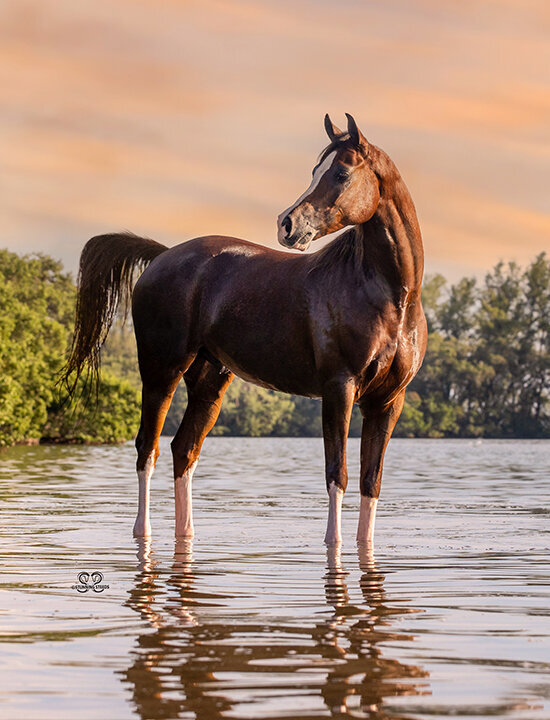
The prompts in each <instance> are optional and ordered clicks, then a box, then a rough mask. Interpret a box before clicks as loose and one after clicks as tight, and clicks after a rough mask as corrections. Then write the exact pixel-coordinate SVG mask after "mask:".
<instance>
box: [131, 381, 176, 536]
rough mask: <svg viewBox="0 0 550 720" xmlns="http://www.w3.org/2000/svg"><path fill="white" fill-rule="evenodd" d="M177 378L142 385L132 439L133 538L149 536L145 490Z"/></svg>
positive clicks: (146, 490)
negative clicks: (135, 501)
mask: <svg viewBox="0 0 550 720" xmlns="http://www.w3.org/2000/svg"><path fill="white" fill-rule="evenodd" d="M178 382H179V376H174V377H173V378H172V379H171V380H169V381H168V380H167V381H165V382H162V383H151V382H148V381H146V380H144V382H143V389H142V399H141V424H140V427H139V432H138V434H137V437H136V449H137V451H138V458H137V464H136V468H137V474H138V514H137V517H136V522H135V523H134V537H148V536H150V535H151V523H150V520H149V487H150V482H151V476H152V474H153V470H154V469H155V465H156V463H157V458H158V456H159V449H158V441H159V437H160V433H161V431H162V426H163V425H164V420H165V418H166V413H167V412H168V408H169V407H170V402H171V400H172V396H173V394H174V391H175V389H176V387H177V385H178Z"/></svg>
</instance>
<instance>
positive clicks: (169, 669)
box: [124, 540, 429, 720]
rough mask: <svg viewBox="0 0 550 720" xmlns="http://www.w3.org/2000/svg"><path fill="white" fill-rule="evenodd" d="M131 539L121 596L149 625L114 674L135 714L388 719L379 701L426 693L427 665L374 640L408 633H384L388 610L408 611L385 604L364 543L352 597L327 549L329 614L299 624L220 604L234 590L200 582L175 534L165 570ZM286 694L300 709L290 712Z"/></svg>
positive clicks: (188, 549) (380, 578) (188, 546)
mask: <svg viewBox="0 0 550 720" xmlns="http://www.w3.org/2000/svg"><path fill="white" fill-rule="evenodd" d="M138 543H139V546H138V559H139V571H138V573H137V574H136V578H135V586H134V588H133V589H132V590H131V591H130V597H129V599H128V602H127V604H128V605H129V606H130V607H131V608H132V609H134V610H135V611H136V612H137V613H139V615H140V616H141V618H142V619H143V620H146V621H147V623H148V625H149V629H148V630H147V631H146V632H143V633H142V634H141V635H140V636H139V638H138V645H137V648H136V649H135V651H134V653H133V655H132V658H133V663H132V665H131V666H130V668H129V669H128V670H127V671H126V672H125V673H124V681H125V682H126V681H127V682H129V683H130V685H131V690H132V694H133V700H134V703H135V706H136V710H137V712H138V714H139V716H140V717H142V718H144V719H145V718H150V719H152V718H178V717H185V718H188V717H195V718H197V720H215V719H216V718H225V717H229V716H230V717H232V718H238V717H247V718H249V717H269V718H278V717H281V718H282V717H283V716H284V717H285V718H287V719H288V718H292V717H300V718H317V717H320V716H325V717H326V716H329V717H336V718H338V717H342V718H344V717H365V718H388V719H391V720H397V719H398V718H402V717H403V714H402V713H401V712H400V711H398V710H397V709H393V708H392V707H391V706H390V705H389V704H387V700H386V699H390V698H392V697H399V696H404V695H423V694H427V693H429V688H428V685H427V682H426V680H425V679H424V680H422V678H426V677H427V676H428V673H427V672H425V671H423V670H422V669H421V668H419V667H417V666H416V665H411V664H405V663H402V662H400V661H399V660H396V659H393V658H392V657H390V656H389V653H391V650H390V649H388V648H387V647H384V648H383V649H382V643H386V644H387V643H388V642H396V641H398V642H400V643H402V642H407V641H409V642H410V641H413V638H412V637H411V636H407V635H404V634H400V633H397V632H394V631H393V630H392V624H393V623H394V619H395V618H399V617H401V616H402V615H403V614H405V613H407V612H411V610H410V609H406V608H403V607H391V606H390V605H389V604H387V602H386V597H385V592H384V587H383V582H384V575H383V574H382V573H381V572H380V569H379V568H378V567H377V565H376V563H375V561H374V557H373V554H372V551H369V550H366V549H365V550H363V549H359V551H358V559H359V567H360V569H361V578H360V581H359V583H360V588H361V593H362V599H363V602H361V603H359V604H353V603H352V602H351V601H350V594H349V590H348V586H347V581H346V577H347V575H348V574H349V573H348V572H347V571H346V570H345V569H344V567H343V566H342V562H341V557H340V552H339V550H338V548H337V547H334V546H333V547H331V548H329V549H328V551H327V565H326V573H325V576H324V580H325V596H326V601H327V604H328V606H329V607H330V612H329V613H328V615H326V614H324V613H323V619H322V620H312V621H311V622H309V623H308V622H307V620H305V621H304V623H303V624H302V625H298V624H292V619H290V622H284V621H279V622H277V621H276V622H267V623H261V624H258V623H254V620H253V617H251V615H250V613H249V612H246V614H244V613H243V619H242V620H240V621H239V619H238V611H236V612H234V613H230V612H228V607H231V605H232V603H231V599H232V598H233V599H234V598H235V596H230V595H224V594H222V593H220V594H217V593H216V594H215V593H212V592H207V590H206V588H205V589H202V591H201V587H200V585H201V570H200V568H198V567H196V565H195V563H194V561H193V548H192V541H191V540H187V541H178V542H176V545H175V552H174V561H173V564H172V567H171V569H170V571H169V573H168V574H166V573H165V571H163V570H162V568H161V567H160V563H159V561H157V560H156V559H155V555H154V551H153V549H152V547H151V543H150V541H149V540H139V541H138ZM228 584H229V583H228ZM205 585H206V583H205ZM223 585H224V583H223V580H222V581H221V582H219V584H218V586H220V587H223ZM217 608H219V610H218V609H217ZM236 616H237V617H236ZM248 619H250V622H247V620H248ZM315 696H317V698H318V699H320V698H321V697H322V700H323V701H324V703H319V702H317V701H316V700H315ZM306 697H307V698H308V699H310V700H311V702H309V700H308V701H306V703H307V705H309V708H307V706H306V705H304V703H303V702H302V701H303V700H304V698H306ZM292 698H295V699H296V704H295V705H294V707H296V708H300V709H299V710H296V712H295V714H294V715H293V714H292V710H291V708H292V702H291V700H292ZM260 703H261V707H260ZM256 704H257V705H256ZM323 704H324V710H323ZM256 707H257V708H258V710H257V712H255V709H256ZM302 708H303V709H302ZM240 711H242V715H241V714H240ZM407 717H410V715H407Z"/></svg>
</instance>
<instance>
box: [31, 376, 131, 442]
mask: <svg viewBox="0 0 550 720" xmlns="http://www.w3.org/2000/svg"><path fill="white" fill-rule="evenodd" d="M139 408H140V404H139V392H138V391H137V390H136V389H135V387H133V386H132V385H131V384H130V383H129V382H128V381H126V380H121V379H120V378H116V377H113V376H112V375H110V374H109V373H102V374H101V382H100V386H99V393H98V396H97V402H96V397H95V395H92V396H91V397H89V396H87V395H86V389H85V388H84V387H83V384H82V383H81V382H80V383H79V385H78V386H77V393H76V395H75V400H73V401H72V402H70V403H65V402H63V401H62V400H61V401H58V402H54V403H52V405H51V406H50V408H49V413H48V419H47V421H46V424H45V425H44V427H43V428H42V441H44V442H63V443H90V444H91V443H121V442H124V441H126V440H128V439H129V438H132V437H134V436H135V435H136V433H137V431H138V427H139Z"/></svg>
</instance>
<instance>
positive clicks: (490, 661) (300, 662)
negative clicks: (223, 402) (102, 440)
mask: <svg viewBox="0 0 550 720" xmlns="http://www.w3.org/2000/svg"><path fill="white" fill-rule="evenodd" d="M358 455H359V443H358V441H357V440H351V441H350V443H349V456H350V463H349V464H350V477H351V478H353V480H351V481H350V487H349V490H348V493H347V494H346V498H345V502H344V515H343V532H344V544H343V547H342V553H341V556H339V555H338V554H337V553H329V554H328V555H327V552H326V550H325V548H324V545H323V544H322V538H323V535H324V525H325V519H326V504H327V501H326V495H325V491H324V481H323V479H322V478H323V461H322V456H323V453H322V442H321V441H320V440H317V439H240V438H239V439H229V438H211V439H209V440H207V442H206V444H205V448H204V450H203V457H202V459H201V462H200V464H199V467H198V469H197V473H196V475H195V481H194V486H195V531H196V539H195V541H194V543H193V544H192V545H191V544H190V543H178V544H175V543H174V541H173V538H172V533H173V519H172V514H173V502H172V486H171V479H170V477H171V460H170V453H169V448H168V443H167V442H166V441H163V446H162V455H161V458H160V460H159V464H158V466H157V471H156V474H155V477H154V480H153V493H152V523H153V533H154V536H153V540H152V541H151V542H150V543H144V542H142V543H138V542H136V541H134V540H133V539H132V538H131V530H132V525H133V521H134V513H135V503H136V494H137V492H136V491H137V488H136V482H135V479H134V462H135V459H134V450H133V447H132V446H131V445H130V444H128V445H125V446H124V447H82V448H81V447H18V448H13V449H10V450H8V451H6V452H4V453H2V454H1V455H0V502H1V512H2V538H3V539H2V547H1V555H0V568H1V571H2V572H1V585H0V639H1V641H2V645H1V652H0V677H1V678H2V682H1V683H0V717H3V718H10V719H18V718H25V720H27V719H35V718H52V719H53V718H56V719H59V718H74V717H77V716H78V717H79V718H103V719H104V720H106V719H108V718H119V719H123V718H150V719H153V718H197V719H199V720H203V719H204V720H214V719H215V718H254V719H256V718H323V717H334V718H344V717H353V718H388V719H390V718H391V719H392V720H397V718H437V717H448V716H460V717H462V718H481V717H486V716H493V717H510V718H518V719H521V720H528V719H530V718H533V719H535V718H541V719H542V718H544V719H545V720H547V719H548V718H550V618H549V615H550V609H549V608H550V602H549V601H550V563H549V546H550V483H549V475H550V472H549V469H550V468H549V465H550V442H545V441H538V442H537V441H513V442H504V441H502V442H501V441H483V442H480V441H477V442H476V441H420V440H393V441H392V442H391V443H390V449H389V451H388V457H387V461H386V469H385V476H384V482H383V487H382V496H381V501H380V503H379V512H378V520H377V529H376V552H375V555H374V556H369V555H367V554H364V553H362V554H359V555H358V552H357V549H356V547H355V543H354V536H355V530H356V523H357V516H358V505H359V495H358V490H357V481H356V478H357V476H358ZM83 571H86V572H89V573H91V572H93V571H100V572H101V573H102V574H103V581H102V584H108V586H109V587H108V588H106V589H104V590H103V592H101V593H99V592H95V591H94V590H92V589H91V590H88V591H87V592H85V593H79V592H78V590H77V589H74V588H73V587H72V586H73V585H75V584H77V583H78V580H77V575H78V574H79V573H80V572H83ZM90 582H91V580H90Z"/></svg>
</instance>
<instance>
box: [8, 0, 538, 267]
mask: <svg viewBox="0 0 550 720" xmlns="http://www.w3.org/2000/svg"><path fill="white" fill-rule="evenodd" d="M549 36H550V4H548V2H547V1H546V0H372V1H369V0H339V1H338V2H335V1H333V2H328V1H326V0H292V1H290V0H289V1H287V0H255V1H252V0H246V1H245V0H200V1H197V2H195V1H193V0H164V1H163V2H159V0H116V2H114V1H113V0H108V1H105V0H76V1H75V0H3V1H2V3H1V5H0V86H1V88H2V92H1V93H0V148H1V153H0V167H1V172H0V211H1V217H2V225H3V233H2V235H3V237H2V238H1V242H0V247H7V248H8V249H10V250H14V251H16V252H19V253H31V252H45V253H48V254H50V255H52V256H53V257H55V258H56V259H59V260H61V261H62V262H63V263H64V265H65V266H66V267H67V268H68V269H70V270H71V271H74V270H75V269H76V267H77V263H78V256H79V254H80V251H81V249H82V247H83V245H84V243H85V242H86V240H87V239H88V238H89V237H91V236H92V235H96V234H101V233H105V232H112V231H118V230H124V229H128V230H132V231H134V232H136V233H137V234H140V235H147V236H149V237H153V238H155V239H157V240H159V241H160V242H164V243H166V244H167V245H175V244H177V243H179V242H183V241H185V240H187V239H189V238H191V237H196V236H199V235H207V234H223V235H233V236H237V237H243V238H246V239H248V240H252V241H254V242H258V243H261V244H265V245H270V246H273V247H278V246H277V240H276V218H277V215H278V214H279V213H280V212H281V211H282V210H283V209H284V208H286V207H288V206H289V205H291V204H292V203H293V202H294V200H295V199H296V198H297V197H298V196H299V195H301V194H302V192H303V191H304V190H305V188H306V187H307V186H308V185H309V182H310V178H311V169H312V167H313V166H314V165H315V161H316V158H317V155H318V154H319V152H320V151H321V150H322V148H323V147H324V146H325V145H326V143H327V142H328V139H327V137H326V135H325V132H324V129H323V117H324V114H325V113H326V112H329V113H330V115H331V117H332V119H333V121H334V122H335V123H336V124H337V125H340V126H342V125H344V120H345V118H344V113H345V112H349V113H351V114H352V115H353V116H354V117H355V119H356V121H357V123H358V125H359V126H360V128H361V129H362V131H363V133H364V134H365V136H366V137H367V138H368V139H369V140H370V141H371V142H373V143H374V144H375V145H378V146H379V147H381V148H383V149H384V150H385V151H386V152H387V153H388V154H389V155H390V157H391V158H392V159H393V160H394V162H395V163H396V165H397V166H398V168H399V170H400V171H401V174H402V175H403V178H404V179H405V182H406V183H407V186H408V187H409V190H410V191H411V194H412V197H413V200H414V201H415V204H416V207H417V212H418V216H419V220H420V225H421V228H422V231H423V237H424V244H425V252H426V271H427V272H428V273H434V272H441V273H443V274H444V275H445V276H446V277H448V278H449V279H450V280H457V279H459V278H460V277H462V276H463V275H466V274H468V275H472V274H475V275H483V273H484V272H486V271H487V270H489V269H490V268H491V267H492V266H493V265H494V264H495V263H496V262H498V261H499V260H504V261H510V260H514V261H517V262H519V263H520V264H522V265H525V264H527V263H528V262H530V261H531V260H532V259H533V258H534V257H535V255H536V254H537V253H539V252H541V251H544V250H546V251H550V193H549V189H550V42H548V37H549ZM322 242H323V241H317V243H314V244H313V246H312V249H313V250H315V249H317V248H319V247H320V246H321V244H322Z"/></svg>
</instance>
